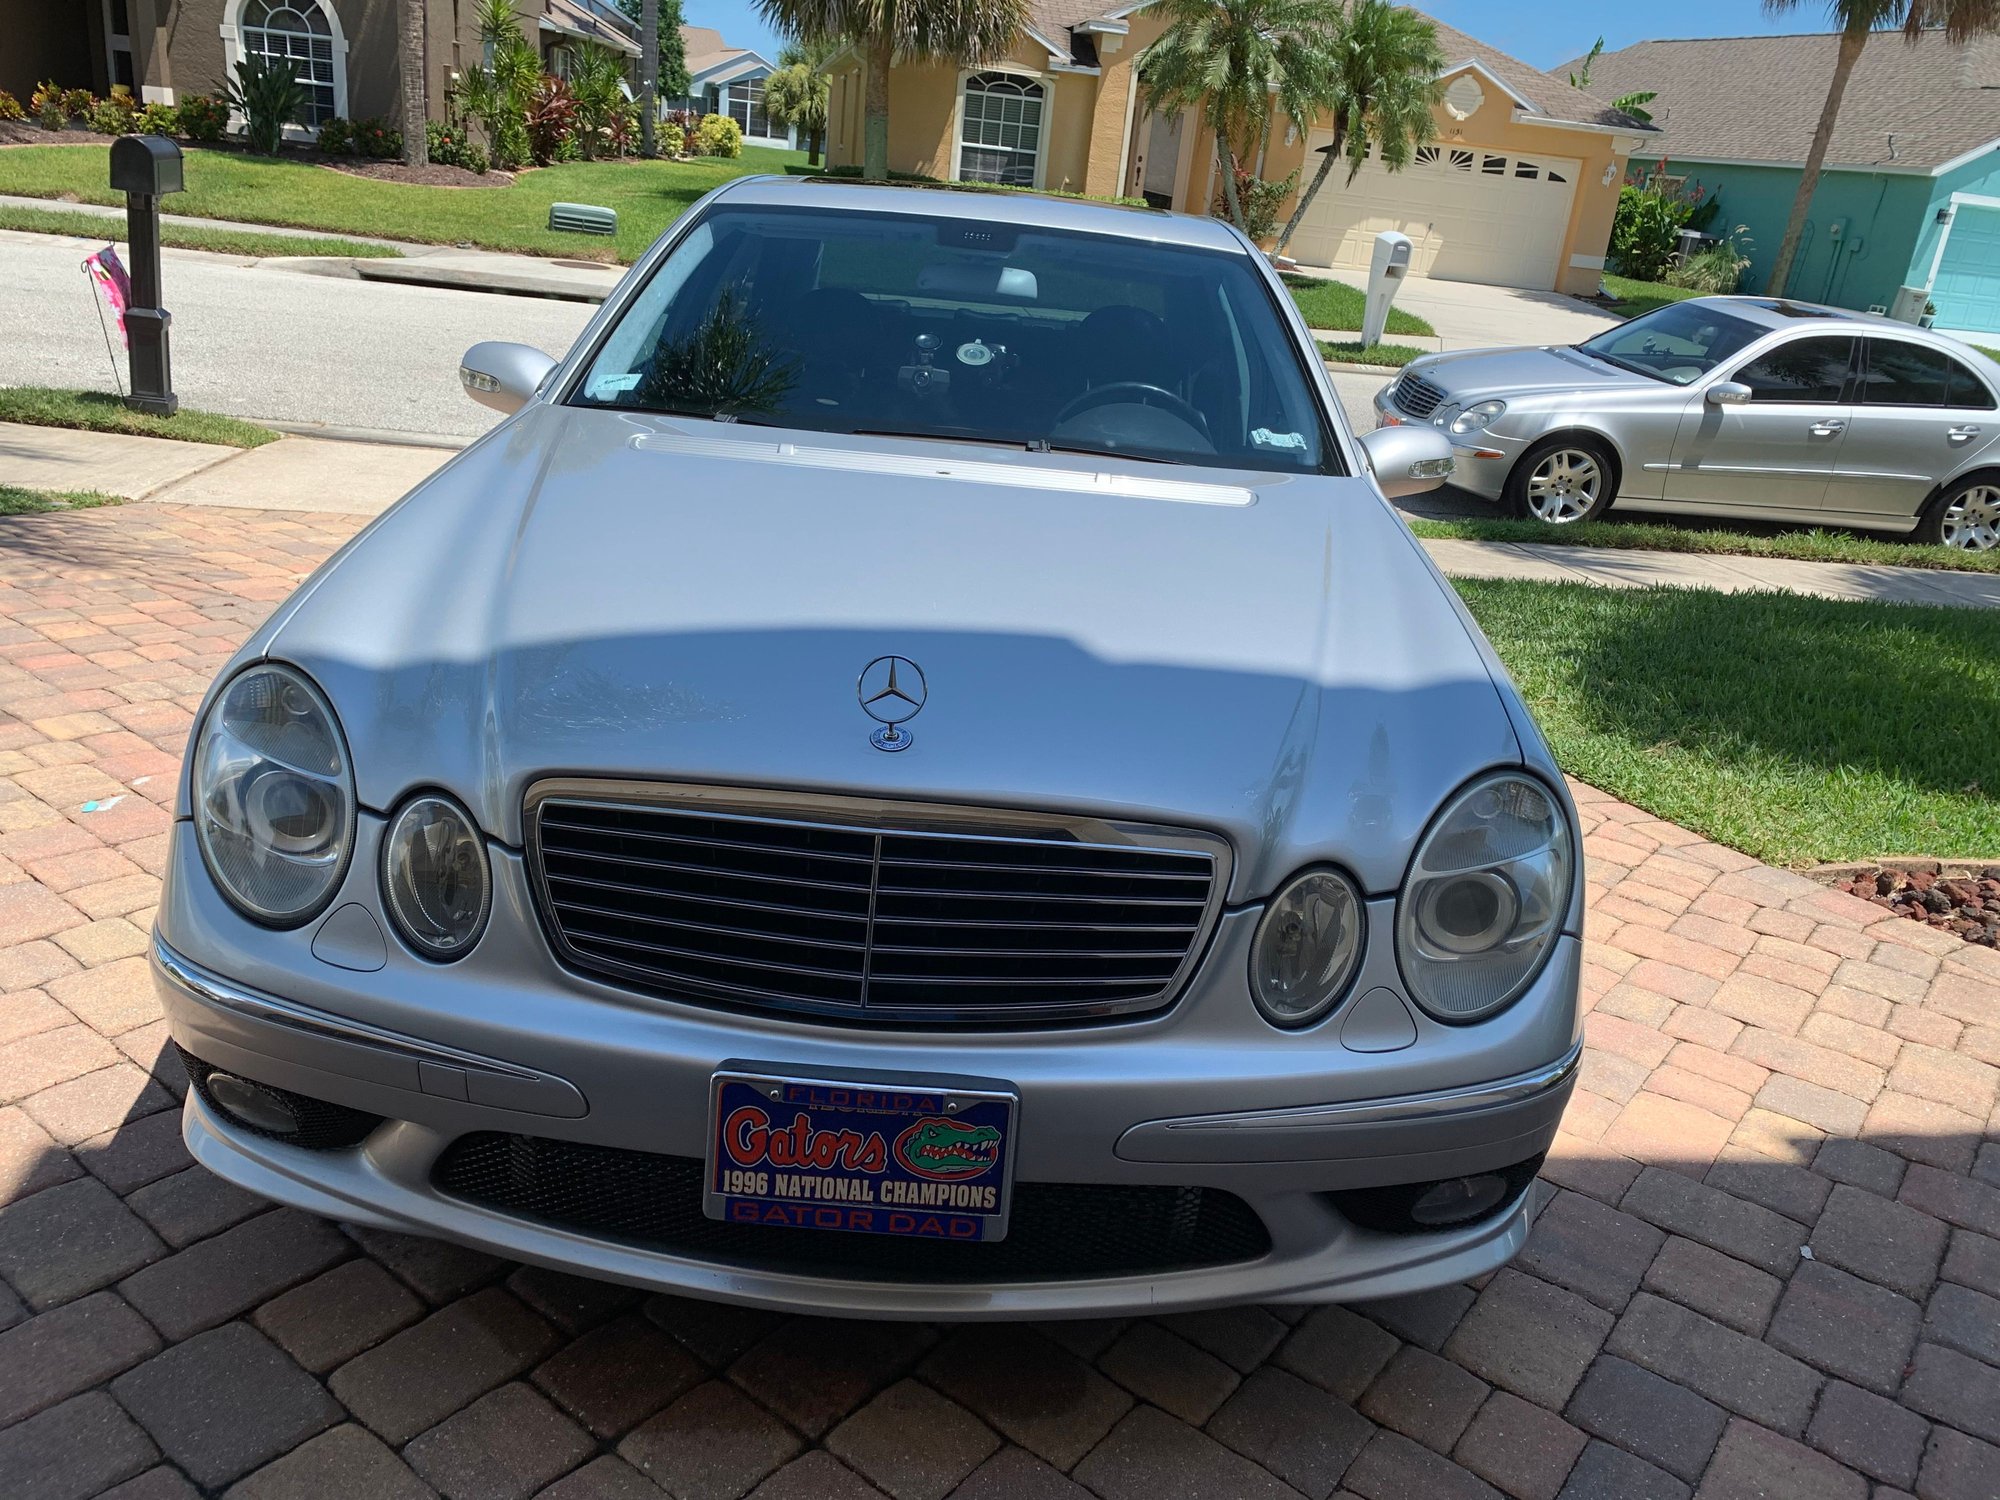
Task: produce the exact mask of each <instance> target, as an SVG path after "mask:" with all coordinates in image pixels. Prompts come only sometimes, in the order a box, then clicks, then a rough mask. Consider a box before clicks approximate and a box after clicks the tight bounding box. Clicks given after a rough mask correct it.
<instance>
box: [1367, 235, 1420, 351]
mask: <svg viewBox="0 0 2000 1500" xmlns="http://www.w3.org/2000/svg"><path fill="white" fill-rule="evenodd" d="M1409 274H1410V237H1409V236H1408V235H1407V234H1398V233H1396V231H1395V230H1393V229H1385V230H1383V231H1382V233H1380V234H1378V235H1376V236H1375V250H1374V253H1373V254H1372V255H1370V256H1369V257H1368V301H1367V304H1366V306H1365V308H1364V309H1363V312H1362V317H1361V347H1362V348H1364V349H1368V348H1372V347H1374V346H1375V345H1376V344H1379V343H1381V342H1382V332H1383V330H1384V329H1385V328H1387V327H1388V326H1389V304H1390V303H1391V302H1393V301H1394V300H1395V298H1396V291H1397V288H1399V287H1401V286H1402V284H1403V278H1404V277H1406V276H1408V275H1409Z"/></svg>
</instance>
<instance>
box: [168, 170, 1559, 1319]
mask: <svg viewBox="0 0 2000 1500" xmlns="http://www.w3.org/2000/svg"><path fill="white" fill-rule="evenodd" d="M462 377H463V379H464V381H465V383H466V385H467V386H468V387H469V388H470V389H471V390H472V391H473V392H474V394H475V395H476V396H478V397H479V399H481V400H483V401H485V402H486V403H487V404H489V405H492V406H497V407H499V408H501V409H502V410H505V411H510V412H512V413H513V415H512V416H511V417H510V419H509V420H507V421H505V422H503V423H502V424H501V425H500V426H499V427H497V428H496V429H495V430H494V431H493V432H492V433H491V434H489V435H488V436H487V437H486V438H485V439H484V440H482V441H480V442H478V443H475V444H474V445H473V446H472V447H470V448H469V449H467V450H466V451H465V452H464V454H463V455H462V456H460V457H458V458H457V459H455V460H454V461H453V462H452V463H450V464H449V465H447V466H446V467H445V468H444V469H443V470H441V471H440V472H439V473H438V474H437V475H436V476H435V477H433V478H432V479H430V480H428V481H427V482H426V483H424V484H423V485H422V486H420V487H419V488H418V489H417V490H416V491H414V492H413V493H412V494H411V495H410V496H409V497H407V498H406V499H405V500H404V501H403V502H402V503H401V504H399V505H398V506H397V507H396V508H395V509H393V510H391V511H390V512H389V513H388V514H386V515H384V516H383V517H382V518H381V519H380V520H379V521H377V522H376V523H375V524H374V525H373V526H371V527H370V528H369V529H368V530H367V531H365V532H364V533H363V534H362V535H361V536H360V537H359V538H358V539H357V540H356V541H355V542H354V543H353V544H352V545H351V546H349V547H348V548H346V549H345V550H344V551H343V552H341V553H340V555H339V556H337V557H336V558H334V559H333V560H332V561H331V562H329V563H328V564H327V565H326V566H325V567H324V568H322V569H321V570H320V571H319V572H318V573H317V574H315V575H314V576H313V578H311V579H310V580H309V581H308V582H307V583H306V584H305V585H304V586H303V587H301V588H300V589H299V591H298V592H297V593H296V594H295V595H294V596H293V597H292V598H291V599H290V600H289V601H288V602H287V603H285V604H284V605H283V606H281V607H280V608H279V609H278V610H277V612H276V613H275V614H274V615H273V616H272V617H271V618H270V620H269V621H268V622H267V623H266V624H265V625H264V626H263V627H262V628H261V629H260V630H258V632H257V633H256V635H255V636H253V637H252V638H251V640H250V641H249V642H248V643H247V644H246V645H245V646H244V648H243V649H242V651H241V652H239V653H238V654H237V657H236V659H235V660H234V662H233V663H232V664H231V665H230V667H229V668H228V670H227V671H226V672H225V673H224V674H223V676H222V678H221V679H220V680H219V682H218V683H217V685H216V687H215V688H214V690H213V691H212V692H211V693H210V695H209V698H208V701H207V703H206V705H205V707H204V708H203V710H202V712H201V714H200V716H199V718H198V720H197V722H196V727H195V731H194V735H193V739H192V743H191V745H190V750H189V754H188V757H187V772H186V775H187V781H186V784H185V786H184V787H183V789H182V792H181V797H180V806H179V814H178V816H179V821H178V823H177V825H176V828H175V835H174V841H173V851H172V858H171V868H170V871H169V874H168V879H167V888H166V891H165V894H164V897H163V899H162V903H161V907H160V914H159V925H158V930H157V934H156V942H155V948H154V959H155V963H156V968H157V973H158V978H159V983H160V987H161V991H162V993H163V995H164V997H165V1001H166V1006H167V1009H168V1012H169V1014H170V1016H171V1020H172V1028H173V1036H174V1040H175V1042H176V1043H177V1044H178V1045H179V1047H180V1048H181V1051H182V1054H183V1056H184V1058H185V1060H186V1064H187V1069H188V1073H189V1075H190V1077H191V1078H192V1080H193V1084H194V1087H193V1091H192V1093H191V1095H190V1097H189V1100H188V1107H187V1116H186V1135H187V1140H188V1142H189V1144H190V1146H191V1147H192V1149H193V1150H194V1152H195V1154H196V1156H197V1157H198V1158H199V1159H200V1160H201V1161H202V1162H204V1163H205V1164H207V1165H208V1166H209V1167H210V1168H212V1169H213V1170H215V1171H216V1172H219V1173H221V1174H222V1175H223V1176H225V1177H227V1178H230V1179H232V1180H233V1181H235V1182H238V1183H241V1184H243V1185H245V1186H247V1187H249V1188H252V1189H254V1190H256V1191H257V1192H260V1193H263V1194H266V1195H268V1196H270V1197H272V1198H276V1199H279V1200H282V1201H284V1202H287V1203H292V1204H297V1205H299V1206H301V1207H304V1208H306V1209H309V1210H312V1211H314V1212H318V1213H322V1214H326V1215H328V1216H330V1217H334V1218H338V1219H343V1220H347V1221H350V1222H355V1223H360V1224H367V1225H376V1226H383V1227H388V1228H394V1229H400V1230H410V1231H415V1232H417V1233H421V1234H433V1235H441V1236H446V1237H449V1238H452V1239H456V1240H460V1241H463V1242H466V1243H468V1244H472V1245H477V1246H481V1247H484V1248H485V1249H488V1250H490V1251H493V1252H495V1253H498V1254H502V1255H508V1256H516V1257H519V1258H522V1259H524V1260H529V1261H537V1262H541V1263H544V1264H548V1265H553V1266H560V1267H563V1268H566V1269H570V1270H575V1271H580V1272H584V1273H586V1274H590V1275H595V1276H602V1277H608V1278H612V1279H616V1280H621V1281H626V1282H630V1283H634V1284H638V1285H643V1286H653V1287H667V1288H674V1289H678V1290H682V1291H686V1292H691V1293H695V1294H698V1295H702V1296H709V1297H717V1298H724V1299H728V1300H732V1301H737V1302H745V1303H756V1304H765V1305H770V1306H779V1307H790V1308H801V1309H808V1310H813V1311H823V1312H843V1313H849V1314H857V1315H876V1316H910V1317H917V1316H923V1317H982V1316H984V1317H997V1316H1009V1315H1016V1314H1030V1313H1032V1314H1041V1315H1048V1314H1056V1315H1060V1314H1085V1313H1114V1312H1118V1313H1140V1312H1151V1311H1157V1310H1159V1309H1162V1308H1171V1307H1192V1306H1200V1305H1205V1304H1216V1303H1225V1302H1231V1301H1236V1300H1240V1299H1248V1298H1264V1299H1280V1300H1294V1301H1313V1300H1329V1299H1341V1298H1359V1297H1382V1296H1388V1295H1391V1294H1395V1293H1401V1292H1408V1291H1413V1290H1417V1289H1420V1288H1424V1287H1430V1286H1433V1285H1437V1284H1441V1283H1446V1282H1452V1281H1457V1280H1460V1279H1462V1278H1464V1277H1467V1276H1472V1275H1476V1274H1478V1273H1480V1272H1482V1271H1486V1270H1488V1269H1490V1268H1492V1267H1493V1266H1495V1265H1497V1264H1499V1263H1500V1262H1501V1261H1503V1260H1505V1259H1506V1258H1507V1257H1508V1256H1509V1255H1510V1254H1512V1253H1513V1251H1514V1250H1515V1249H1516V1248H1517V1247H1518V1246H1519V1245H1520V1244H1521V1242H1522V1239H1523V1237H1524V1234H1525V1232H1526V1231H1525V1210H1524V1207H1523V1203H1524V1195H1525V1193H1526V1190H1527V1187H1528V1184H1529V1182H1530V1180H1531V1179H1532V1178H1533V1177H1534V1175H1535V1171H1536V1168H1537V1165H1538V1164H1539V1163H1540V1161H1541V1159H1542V1154H1543V1152H1544V1151H1545V1149H1546V1148H1547V1147H1548V1145H1549V1143H1550V1140H1551V1138H1552V1137H1553V1135H1554V1133H1555V1130H1556V1125H1557V1121H1558V1119H1559V1117H1560V1116H1561V1113H1562V1110H1563V1106H1564V1104H1565V1102H1566V1100H1567V1098H1568V1096H1569V1091H1570V1087H1571V1084H1572V1081H1573V1075H1574V1070H1575V1068H1576V1065H1577V1059H1578V1051H1579V1041H1578V1038H1579V1015H1578V933H1579V931H1580V927H1581V913H1582V898H1581V895H1580V889H1581V884H1582V882H1581V878H1580V871H1579V849H1578V842H1579V841H1578V834H1577V830H1576V823H1575V813H1574V809H1573V808H1572V806H1571V804H1570V801H1569V798H1568V797H1567V795H1566V794H1565V792H1564V789H1563V783H1562V780H1561V778H1560V776H1559V775H1558V774H1557V771H1556V768H1555V765H1554V763H1553V761H1552V760H1551V759H1550V756H1549V752H1548V750H1547V748H1546V747H1545V746H1544V744H1543V742H1542V740H1541V738H1540V736H1539V735H1538V734H1537V733H1536V731H1535V727H1534V725H1533V724H1532V723H1531V722H1530V721H1529V719H1528V716H1527V714H1526V712H1525V711H1524V710H1523V708H1522V705H1521V701H1520V699H1519V698H1518V697H1517V696H1516V695H1515V692H1514V690H1513V688H1512V687H1511V686H1510V685H1509V684H1508V682H1507V680H1506V678H1505V677H1504V675H1503V674H1502V673H1501V670H1500V668H1499V667H1498V666H1497V665H1496V663H1495V661H1494V659H1493V657H1492V654H1491V653H1490V651H1489V650H1488V648H1487V646H1486V643H1485V642H1484V640H1482V638H1481V637H1480V634H1479V632H1478V630H1477V629H1476V628H1475V626H1474V625H1473V624H1472V622H1471V620H1470V619H1469V618H1468V616H1467V615H1466V613H1465V612H1464V610H1463V609H1462V608H1460V606H1459V604H1458V602H1457V600H1456V598H1455V597H1454V596H1453V594H1452V592H1451V590H1450V589H1449V588H1448V587H1447V586H1446V585H1445V583H1444V581H1443V580H1442V579H1441V578H1440V577H1439V575H1438V574H1437V572H1436V571H1435V570H1434V569H1433V568H1432V567H1431V566H1430V564H1429V562H1428V561H1427V560H1426V558H1425V556H1424V554H1423V552H1422V551H1421V550H1420V549H1419V548H1418V546H1417V545H1416V543H1415V542H1414V541H1413V540H1412V539H1411V537H1410V534H1409V532H1408V531H1407V530H1405V529H1404V527H1403V525H1402V524H1401V522H1400V521H1399V520H1398V519H1397V518H1396V516H1395V514H1394V512H1393V511H1392V510H1391V509H1390V507H1389V505H1388V503H1387V501H1386V500H1385V498H1384V494H1385V492H1387V493H1392V494H1393V493H1404V492H1409V491H1413V490H1416V489H1422V488H1425V487H1428V486H1429V485H1431V484H1434V483H1436V482H1437V480H1438V479H1439V478H1440V477H1441V476H1442V474H1443V473H1444V471H1445V469H1446V468H1447V467H1448V465H1449V453H1448V444H1447V443H1445V442H1444V441H1443V440H1442V439H1441V438H1440V437H1439V435H1438V434H1437V433H1435V432H1430V431H1426V430H1421V429H1416V428H1407V429H1400V430H1391V431H1384V432H1377V433H1374V434H1371V435H1370V436H1369V437H1368V438H1367V439H1365V440H1362V441H1360V442H1357V441H1356V440H1355V438H1354V437H1353V435H1352V434H1351V433H1350V432H1349V431H1348V430H1347V427H1346V425H1345V423H1344V422H1343V420H1342V417H1341V415H1340V408H1339V405H1338V404H1337V402H1336V401H1335V399H1334V395H1333V392H1332V389H1331V387H1330V386H1329V385H1328V383H1327V379H1326V375H1325V372H1324V369H1323V367H1322V366H1321V364H1320V362H1319V360H1318V359H1317V358H1316V357H1315V355H1314V351H1313V346H1312V344H1311V342H1310V341H1309V339H1308V337H1307V334H1306V329H1305V326H1304V324H1303V323H1302V322H1301V321H1300V319H1299V317H1298V315H1297V313H1296V312H1295V311H1294V310H1293V308H1292V305H1291V303H1290V300H1289V299H1288V298H1287V297H1286V296H1285V295H1284V293H1283V290H1282V288H1281V287H1280V285H1279V284H1278V282H1277V281H1276V280H1275V278H1274V277H1273V275H1272V273H1271V271H1270V269H1269V268H1268V266H1267V265H1266V264H1265V263H1264V261H1263V260H1262V258H1261V257H1260V256H1259V255H1258V254H1257V253H1256V252H1255V251H1254V250H1253V249H1252V247H1251V246H1250V245H1249V244H1248V242H1246V241H1245V240H1243V239H1242V238H1241V237H1240V236H1238V235H1237V234H1236V233H1235V232H1234V231H1233V230H1231V229H1228V228H1226V227H1224V226H1221V225H1218V224H1216V223H1214V222H1212V221H1210V220H1205V219H1192V218H1173V217H1170V216H1167V215H1163V214H1157V213H1151V212H1133V211H1130V210H1124V209H1117V208H1111V207H1106V206H1100V205H1089V204H1082V203H1076V202H1060V201H1052V200H1045V199H1040V198H1035V197H1030V196H1025V195H1023V196H985V195H973V194H967V193H954V192H944V191H925V190H921V189H912V188H882V187H863V186H860V185H839V184H829V183H824V182H819V183H814V182H803V181H783V180H780V181H770V180H743V181H739V182H737V183H734V184H731V185H730V186H727V187H725V188H723V189H721V190H719V191H717V192H716V193H714V194H712V195H710V196H709V197H708V198H706V199H704V200H703V201H702V202H701V203H699V204H697V205H696V206H695V207H694V208H693V209H692V210H690V211H689V212H688V213H687V214H686V215H685V216H684V217H683V218H682V219H681V220H680V221H679V222H678V223H677V224H676V225H675V226H674V228H673V229H672V230H671V231H670V232H669V233H668V235H667V236H666V237H665V238H664V239H663V240H662V241H661V242H660V243H659V244H658V245H656V246H655V247H654V248H653V249H652V250H651V251H650V252H649V253H648V254H647V255H646V256H645V257H644V258H643V259H642V260H641V261H640V262H639V264H638V265H636V266H635V267H634V268H633V270H632V272H631V274H630V275H628V276H627V277H626V279H625V281H624V282H623V283H622V284H621V286H620V287H619V289H618V290H617V292H616V293H615V294H614V295H613V296H612V297H611V299H610V300H609V301H608V302H607V303H606V304H605V306H604V308H603V310H602V311H601V312H600V314H599V315H598V316H597V317H596V319H595V320H594V321H593V322H592V323H591V325H590V326H589V328H588V329H587V330H586V331H585V332H584V334H583V336H582V337H581V338H580V339H579V340H578V342H577V344H576V347H575V348H574V349H573V350H571V351H570V353H569V355H568V357H567V358H566V359H564V360H563V361H562V362H561V363H559V364H558V363H554V362H551V361H550V360H548V359H547V358H546V357H545V356H543V355H541V354H539V353H536V352H535V351H533V350H528V349H523V348H520V347H518V346H507V345H491V344H485V345H480V346H478V347H477V348H475V349H473V350H472V351H471V352H470V353H469V354H468V355H467V356H466V358H465V363H464V369H463V371H462ZM1371 467H1372V471H1373V474H1374V476H1375V477H1374V479H1373V480H1371V479H1370V478H1368V477H1366V475H1367V473H1368V471H1369V470H1370V469H1371Z"/></svg>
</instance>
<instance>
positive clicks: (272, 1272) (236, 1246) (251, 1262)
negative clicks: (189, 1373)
mask: <svg viewBox="0 0 2000 1500" xmlns="http://www.w3.org/2000/svg"><path fill="white" fill-rule="evenodd" d="M352 1253H353V1246H352V1245H351V1244H349V1243H348V1241H347V1239H346V1238H345V1237H344V1236H343V1235H342V1234H341V1233H340V1231H339V1230H337V1229H335V1228H334V1227H333V1226H332V1225H331V1224H329V1223H328V1222H327V1221H326V1220H324V1219H320V1218H315V1217H314V1216H313V1215H311V1214H307V1213H301V1212H299V1211H298V1210H297V1209H292V1208H279V1209H274V1210H273V1211H272V1212H270V1213H267V1214H260V1215H259V1216H258V1217H256V1218H254V1219H251V1220H249V1221H248V1222H247V1223H243V1224H239V1225H237V1226H236V1227H235V1228H234V1229H230V1230H226V1231H224V1232H223V1233H221V1234H218V1235H216V1236H215V1238H213V1239H207V1240H202V1241H200V1242H199V1243H198V1244H194V1245H190V1246H188V1247H187V1248H186V1249H185V1250H180V1251H177V1252H175V1253H174V1254H173V1255H170V1256H168V1257H167V1258H166V1259H164V1260H159V1261H155V1262H154V1263H153V1264H152V1265H149V1266H147V1267H146V1268H145V1269H144V1270H142V1271H139V1272H137V1273H136V1274H134V1275H132V1276H128V1277H127V1278H126V1279H125V1280H124V1281H123V1282H121V1283H120V1284H119V1288H118V1289H119V1291H121V1292H122V1293H123V1294H124V1295H125V1297H126V1299H127V1300H128V1301H130V1302H131V1304H132V1305H133V1306H134V1307H136V1308H138V1309H139V1311H140V1312H142V1313H144V1314H145V1315H146V1316H147V1317H148V1318H150V1319H151V1320H152V1322H153V1325H154V1326H155V1327H156V1328H158V1329H159V1330H160V1332H162V1333H164V1334H165V1335H166V1336H167V1337H168V1338H170V1339H183V1338H186V1337H188V1335H190V1334H194V1333H199V1332H201V1330H202V1329H204V1328H213V1327H215V1326H216V1325H217V1324H218V1323H225V1322H227V1321H228V1320H229V1319H231V1318H233V1317H236V1316H237V1315H239V1314H241V1313H245V1312H248V1311H249V1310H250V1309H251V1308H253V1307H255V1306H256V1305H257V1304H258V1303H260V1302H263V1301H265V1300H266V1299H268V1298H271V1297H275V1296H276V1295H277V1294H278V1293H280V1292H282V1291H285V1290H286V1289H287V1288H290V1287H293V1286H296V1285H298V1283H300V1282H302V1281H304V1280H306V1279H307V1278H309V1277H312V1276H316V1275H318V1274H319V1273H320V1272H321V1271H324V1270H325V1269H326V1268H327V1267H328V1266H330V1265H332V1264H334V1263H335V1262H336V1261H339V1260H342V1259H344V1258H345V1257H347V1256H348V1255H350V1254H352Z"/></svg>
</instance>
